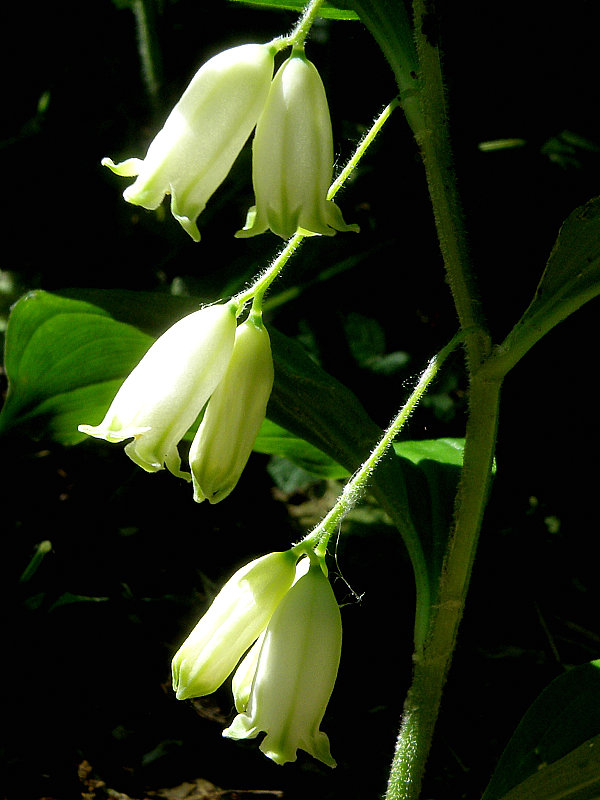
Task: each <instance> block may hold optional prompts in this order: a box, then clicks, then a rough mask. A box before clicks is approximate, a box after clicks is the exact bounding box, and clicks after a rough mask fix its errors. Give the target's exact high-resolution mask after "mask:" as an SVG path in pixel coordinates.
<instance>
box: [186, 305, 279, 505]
mask: <svg viewBox="0 0 600 800" xmlns="http://www.w3.org/2000/svg"><path fill="white" fill-rule="evenodd" d="M272 388H273V357H272V355H271V343H270V339H269V334H268V333H267V330H266V329H265V327H264V326H263V324H262V322H261V320H260V317H258V316H257V315H254V314H252V315H251V316H250V318H249V319H248V320H247V321H246V322H244V323H242V324H241V325H239V327H238V329H237V331H236V334H235V344H234V346H233V353H232V354H231V359H230V361H229V364H228V367H227V371H226V372H225V375H224V376H223V379H222V380H221V382H220V383H219V385H218V386H217V388H216V389H215V391H214V393H213V395H212V397H211V398H210V400H209V402H208V406H207V407H206V411H205V413H204V417H203V419H202V422H201V424H200V427H199V428H198V431H197V433H196V435H195V437H194V441H193V442H192V446H191V448H190V454H189V459H190V469H191V472H192V481H193V485H194V500H196V501H197V502H201V501H202V500H204V499H206V498H207V499H208V501H209V502H210V503H218V502H219V501H220V500H223V499H225V498H226V497H227V496H228V495H229V494H230V492H231V491H232V490H233V489H234V488H235V486H236V484H237V482H238V480H239V478H240V475H241V474H242V472H243V470H244V467H245V466H246V462H247V461H248V458H249V457H250V453H251V452H252V447H253V446H254V442H255V440H256V437H257V435H258V432H259V430H260V426H261V425H262V423H263V420H264V418H265V412H266V408H267V402H268V400H269V396H270V394H271V389H272Z"/></svg>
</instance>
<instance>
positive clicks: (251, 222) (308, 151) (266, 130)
mask: <svg viewBox="0 0 600 800" xmlns="http://www.w3.org/2000/svg"><path fill="white" fill-rule="evenodd" d="M332 173H333V136H332V131H331V118H330V116H329V107H328V104H327V97H326V95H325V88H324V87H323V82H322V81H321V78H320V76H319V73H318V72H317V69H316V67H315V66H314V64H312V62H310V61H309V60H308V59H307V58H306V57H305V56H304V54H303V53H298V52H294V53H292V56H291V57H290V58H289V59H288V60H287V61H286V62H285V63H284V64H283V65H282V66H281V67H280V68H279V70H278V71H277V74H276V75H275V78H274V79H273V83H272V85H271V89H270V91H269V96H268V98H267V102H266V105H265V107H264V110H263V112H262V114H261V116H260V118H259V121H258V124H257V127H256V133H255V136H254V142H253V163H252V180H253V184H254V192H255V202H256V205H255V206H254V207H253V208H251V209H250V211H249V213H248V219H247V220H246V226H245V227H244V228H243V230H241V231H238V232H237V234H236V236H238V237H241V238H244V237H248V236H255V235H256V234H259V233H263V232H264V231H266V230H268V229H270V230H272V231H273V233H276V234H277V235H278V236H281V237H282V238H284V239H289V238H290V237H291V236H293V235H294V234H295V233H296V231H298V230H300V231H302V232H304V233H311V234H322V235H324V236H333V235H334V234H335V233H336V231H350V230H352V231H356V230H358V228H357V226H356V225H347V224H346V223H345V222H344V219H343V217H342V213H341V211H340V209H339V208H338V206H337V205H336V204H335V203H334V202H333V201H331V200H327V192H328V190H329V186H330V183H331V178H332Z"/></svg>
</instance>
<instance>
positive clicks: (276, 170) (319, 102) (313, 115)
mask: <svg viewBox="0 0 600 800" xmlns="http://www.w3.org/2000/svg"><path fill="white" fill-rule="evenodd" d="M276 53H277V47H276V46H275V44H274V43H271V44H264V45H260V44H246V45H241V46H239V47H233V48H231V49H229V50H225V51H224V52H222V53H219V54H218V55H216V56H214V57H213V58H211V59H210V60H209V61H207V62H206V64H204V65H203V66H202V67H201V68H200V70H199V71H198V72H197V73H196V75H195V77H194V78H193V79H192V81H191V83H190V84H189V86H188V87H187V89H186V90H185V92H184V93H183V95H182V96H181V99H180V100H179V102H178V103H177V104H176V106H175V107H174V109H173V110H172V112H171V113H170V115H169V117H168V118H167V120H166V122H165V124H164V126H163V128H162V130H161V131H160V132H159V133H158V134H157V136H156V137H155V139H154V140H153V142H152V143H151V144H150V147H149V149H148V152H147V154H146V157H145V158H144V159H143V160H142V159H139V158H129V159H126V160H125V161H123V162H121V163H119V164H115V163H114V162H113V161H112V160H111V159H110V158H105V159H103V161H102V163H103V164H104V165H105V166H107V167H109V168H110V169H111V170H112V171H113V172H115V173H117V175H122V176H125V177H133V176H137V178H136V180H135V182H134V183H133V184H132V185H131V186H129V187H128V188H127V189H126V190H125V192H124V193H123V196H124V197H125V200H127V201H128V202H130V203H133V204H135V205H139V206H143V207H144V208H147V209H151V210H152V209H155V208H157V207H158V206H159V205H160V204H161V202H162V201H163V199H164V197H165V195H166V194H170V195H171V212H172V214H173V216H174V217H175V219H177V221H178V222H179V223H180V224H181V225H182V227H183V228H184V230H185V231H187V233H189V235H190V236H191V237H192V239H194V241H200V233H199V231H198V227H197V224H196V220H197V219H198V216H199V214H200V213H201V212H202V210H203V209H204V207H205V206H206V203H207V201H208V199H209V198H210V197H211V195H212V194H213V193H214V192H215V190H216V189H217V188H218V187H219V186H220V184H221V183H222V182H223V180H224V179H225V177H226V176H227V174H228V173H229V171H230V169H231V167H232V166H233V163H234V161H235V160H236V158H237V156H238V155H239V153H240V151H241V149H242V147H243V146H244V144H245V142H246V141H247V139H248V138H249V136H250V134H251V133H252V131H253V129H254V128H255V126H256V136H255V139H254V145H253V150H254V161H253V183H254V190H255V194H256V206H254V207H252V208H251V209H250V211H249V212H248V217H247V220H246V224H245V227H244V228H243V230H241V231H239V232H238V233H237V234H236V235H237V236H240V237H247V236H254V235H256V234H258V233H263V232H264V231H266V230H267V229H269V228H270V229H271V230H272V231H273V232H274V233H276V234H277V235H279V236H281V237H283V238H285V239H287V238H289V237H291V236H292V235H293V234H294V233H296V231H301V232H303V233H308V234H322V235H325V236H332V235H334V234H335V232H336V231H348V230H358V228H357V226H356V225H347V224H346V223H345V222H344V219H343V217H342V213H341V211H340V209H339V208H338V207H337V205H335V203H334V202H333V201H331V200H327V198H326V195H327V190H328V188H329V184H330V182H331V176H332V172H333V138H332V131H331V119H330V116H329V108H328V105H327V98H326V96H325V90H324V88H323V83H322V81H321V78H320V77H319V73H318V72H317V70H316V68H315V67H314V65H313V64H312V63H311V62H310V61H308V59H307V58H306V57H305V55H304V52H303V50H302V48H294V50H293V51H292V55H291V56H290V58H288V60H287V61H286V62H285V63H284V64H283V65H282V66H281V67H280V68H279V70H278V72H277V74H276V76H275V78H274V79H273V71H274V61H275V55H276Z"/></svg>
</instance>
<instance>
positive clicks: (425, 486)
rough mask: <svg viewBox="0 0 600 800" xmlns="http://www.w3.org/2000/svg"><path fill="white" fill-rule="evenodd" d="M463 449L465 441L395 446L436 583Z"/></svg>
mask: <svg viewBox="0 0 600 800" xmlns="http://www.w3.org/2000/svg"><path fill="white" fill-rule="evenodd" d="M464 449H465V441H464V439H424V440H421V441H406V442H396V443H395V444H394V450H395V452H396V455H397V456H399V457H400V459H401V460H403V461H404V462H405V463H404V464H403V472H404V475H405V476H406V480H407V483H408V489H409V491H408V497H409V502H410V510H411V515H412V518H413V520H414V521H415V524H416V525H417V528H418V530H419V531H420V533H421V540H422V541H423V543H424V547H425V551H426V556H427V560H428V563H429V569H430V572H431V573H432V575H433V576H434V577H435V579H436V580H437V576H438V575H439V574H440V570H441V567H442V560H443V556H444V552H445V550H446V543H447V541H448V534H449V532H450V528H451V525H452V518H453V514H454V501H455V496H456V489H457V487H458V481H459V479H460V471H461V467H462V462H463V455H464ZM406 462H408V463H406Z"/></svg>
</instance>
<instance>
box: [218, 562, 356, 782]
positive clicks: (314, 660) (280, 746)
mask: <svg viewBox="0 0 600 800" xmlns="http://www.w3.org/2000/svg"><path fill="white" fill-rule="evenodd" d="M298 566H299V567H300V565H298ZM341 643H342V624H341V617H340V611H339V608H338V605H337V602H336V599H335V596H334V594H333V591H332V589H331V586H330V584H329V581H328V579H327V578H326V577H325V575H324V574H323V572H322V570H321V567H320V566H319V564H316V563H315V564H311V566H310V569H309V570H308V572H307V573H306V574H305V575H304V576H303V577H301V578H300V579H299V580H298V581H297V582H296V583H294V585H293V586H292V588H291V589H290V590H289V592H288V593H287V594H286V595H285V597H284V598H283V599H282V601H281V603H280V604H279V605H278V607H277V610H276V611H275V613H274V614H273V616H272V617H271V621H270V622H269V625H268V626H267V629H266V631H265V634H264V641H263V643H262V646H261V649H260V654H259V656H258V662H257V665H256V671H255V673H254V677H253V682H252V688H251V691H250V697H249V700H248V701H247V710H246V711H245V712H244V713H240V714H238V715H237V716H236V717H235V719H234V720H233V722H232V724H231V725H230V726H229V728H227V729H226V730H225V731H223V735H224V736H226V737H228V738H230V739H248V738H254V737H255V736H257V735H258V734H259V733H261V732H263V731H264V732H265V733H266V736H265V737H264V739H263V740H262V742H261V745H260V749H261V750H262V751H263V753H265V755H267V756H268V757H269V758H271V759H272V760H273V761H275V762H276V763H278V764H284V763H286V762H288V761H295V760H296V752H297V750H298V748H300V749H302V750H305V751H306V752H308V753H310V755H312V756H313V757H314V758H317V759H319V760H320V761H322V762H323V763H325V764H327V765H328V766H331V767H334V766H335V761H334V759H333V758H332V756H331V752H330V748H329V740H328V738H327V735H326V734H325V733H323V732H322V731H320V730H319V726H320V724H321V720H322V719H323V715H324V713H325V709H326V707H327V703H328V701H329V698H330V696H331V692H332V691H333V686H334V683H335V678H336V675H337V670H338V666H339V660H340V652H341ZM243 663H244V662H242V664H243ZM244 680H245V681H247V678H244ZM244 680H241V681H240V684H243V682H244ZM238 703H239V705H241V706H243V704H244V696H243V694H242V692H241V691H240V694H239V697H236V705H237V704H238Z"/></svg>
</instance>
